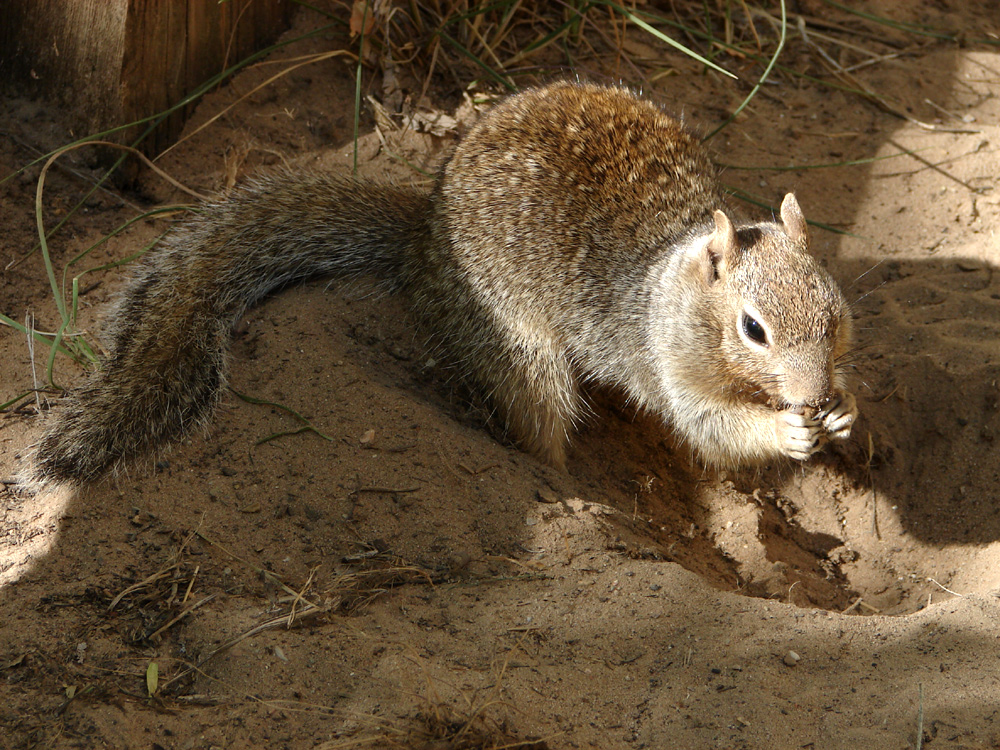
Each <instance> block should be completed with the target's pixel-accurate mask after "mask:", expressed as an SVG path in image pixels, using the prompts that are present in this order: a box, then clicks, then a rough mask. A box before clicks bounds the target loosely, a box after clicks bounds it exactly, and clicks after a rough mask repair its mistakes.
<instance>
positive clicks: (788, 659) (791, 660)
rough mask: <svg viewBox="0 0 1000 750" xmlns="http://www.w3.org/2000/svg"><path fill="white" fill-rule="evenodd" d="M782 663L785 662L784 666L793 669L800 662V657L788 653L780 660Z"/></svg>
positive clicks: (792, 652)
mask: <svg viewBox="0 0 1000 750" xmlns="http://www.w3.org/2000/svg"><path fill="white" fill-rule="evenodd" d="M782 661H783V662H785V665H786V666H789V667H794V666H795V665H796V664H798V663H799V662H800V661H802V657H801V656H799V655H798V654H797V653H795V652H794V651H789V652H788V653H787V654H785V658H784V659H782Z"/></svg>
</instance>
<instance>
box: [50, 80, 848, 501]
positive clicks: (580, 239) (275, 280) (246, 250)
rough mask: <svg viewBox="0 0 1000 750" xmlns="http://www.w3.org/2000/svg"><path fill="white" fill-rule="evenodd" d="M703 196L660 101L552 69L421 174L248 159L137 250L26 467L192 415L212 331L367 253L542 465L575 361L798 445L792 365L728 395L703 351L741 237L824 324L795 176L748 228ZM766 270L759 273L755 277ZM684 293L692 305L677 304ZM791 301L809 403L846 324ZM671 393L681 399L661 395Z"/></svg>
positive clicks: (764, 440) (738, 301)
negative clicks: (227, 188) (334, 173)
mask: <svg viewBox="0 0 1000 750" xmlns="http://www.w3.org/2000/svg"><path fill="white" fill-rule="evenodd" d="M722 206H723V202H722V197H721V191H720V188H719V185H718V183H717V181H716V178H715V170H714V167H713V166H712V164H711V162H710V160H709V158H708V156H707V155H706V153H705V151H704V150H703V149H702V147H701V146H700V144H699V143H698V141H697V139H696V138H694V137H693V136H692V135H691V134H689V133H688V132H687V131H685V130H684V129H683V127H682V126H681V125H680V123H679V122H678V121H677V120H675V119H673V118H671V117H669V116H667V115H666V114H665V113H664V112H663V111H662V110H661V109H660V108H659V107H657V106H656V105H654V104H652V103H650V102H648V101H645V100H643V99H641V98H640V97H638V96H636V95H635V94H634V93H632V92H630V91H628V90H626V89H623V88H618V87H602V86H594V85H587V84H577V83H567V82H563V83H556V84H552V85H549V86H546V87H543V88H539V89H533V90H529V91H526V92H523V93H521V94H517V95H514V96H512V97H509V98H508V99H506V100H504V101H503V102H501V103H500V104H498V105H497V106H496V107H494V108H493V109H492V110H491V111H490V112H489V113H488V114H487V115H486V116H485V117H484V118H482V119H481V120H480V122H479V123H477V124H476V125H475V126H474V127H473V128H472V129H471V130H470V132H469V134H468V135H467V136H466V137H465V138H464V139H463V140H462V141H461V142H460V143H459V145H458V146H457V147H456V149H455V151H454V153H453V155H452V156H451V158H450V159H449V160H448V162H447V163H446V164H445V166H444V168H443V170H442V172H441V174H440V175H439V178H438V181H437V183H436V186H435V188H434V189H433V191H432V192H431V193H430V194H424V193H421V192H419V191H415V190H409V189H405V188H397V187H392V186H386V185H377V184H373V183H368V182H357V181H353V180H343V179H339V178H334V177H329V176H325V175H318V174H314V173H303V174H297V173H292V172H283V173H279V174H276V175H272V176H270V177H267V178H262V179H259V180H256V181H253V182H251V183H250V184H249V185H248V186H247V187H245V188H242V189H240V190H238V191H236V192H235V193H234V194H233V195H232V196H231V197H228V198H226V199H224V200H222V201H219V202H218V203H214V204H210V205H208V206H206V207H205V208H204V209H203V210H202V212H201V214H200V215H199V217H198V218H196V219H195V220H193V221H192V222H191V223H190V224H188V225H187V226H186V227H184V228H182V229H180V230H178V231H177V232H175V233H174V234H173V236H172V238H171V239H170V240H169V241H168V242H166V243H165V244H164V246H163V247H161V248H159V249H157V250H156V251H155V252H153V253H151V254H150V255H149V257H148V258H147V259H145V260H144V261H142V263H141V264H140V267H139V268H138V269H137V271H136V275H135V278H134V279H133V281H132V282H131V283H130V284H129V285H128V287H127V288H126V291H125V293H124V297H123V302H122V304H121V306H120V307H119V309H118V311H117V313H116V325H115V327H114V331H113V335H112V341H111V346H110V354H109V357H108V359H107V360H106V361H105V362H104V363H103V364H102V366H101V368H100V369H99V370H98V372H96V373H95V374H94V375H93V376H92V377H91V378H90V380H89V381H88V382H87V383H85V384H84V385H83V386H82V387H81V388H79V389H77V390H76V391H75V392H73V393H72V394H71V395H70V396H69V397H68V398H67V399H66V403H64V404H62V405H61V406H60V407H58V409H57V412H56V414H55V415H54V418H53V420H52V422H51V424H50V426H49V428H48V430H47V431H46V433H45V434H44V435H43V437H42V439H41V442H40V443H39V445H38V447H37V450H36V452H35V454H34V460H33V474H32V478H33V479H34V480H36V481H39V482H47V481H70V482H79V481H89V480H92V479H94V478H96V477H97V476H98V475H99V474H100V473H101V472H103V471H104V470H105V469H106V468H108V467H109V466H113V465H115V464H117V463H118V462H120V461H122V460H128V459H130V458H132V457H135V456H137V455H141V454H142V453H145V452H148V451H149V450H150V449H152V448H155V447H156V446H158V445H160V444H162V443H164V442H165V441H168V440H170V439H172V438H175V437H177V436H179V435H180V434H182V433H183V432H184V431H186V430H187V429H189V427H190V426H191V424H193V423H196V422H198V421H201V420H204V419H205V418H206V417H207V415H208V414H209V413H210V412H211V409H212V407H213V406H214V404H215V403H216V402H217V401H218V399H219V397H220V394H221V391H222V389H223V387H224V384H225V375H226V349H227V346H228V341H229V338H230V335H231V329H232V327H233V325H234V324H235V322H236V321H237V319H238V318H239V316H240V315H241V314H242V313H243V311H244V310H245V308H246V307H247V306H248V305H250V304H253V303H255V302H256V301H257V300H259V299H260V298H261V297H262V296H263V295H264V294H266V293H267V292H268V291H270V290H272V289H275V288H277V287H280V286H282V285H285V284H287V283H290V282H293V281H295V280H298V279H302V278H307V277H309V276H312V275H316V274H339V275H345V274H358V273H375V274H379V275H381V276H384V277H386V278H389V279H391V280H394V281H395V282H396V283H398V284H399V285H400V286H402V287H403V288H404V289H405V290H406V291H407V292H408V293H409V295H410V296H411V298H412V300H413V302H414V306H415V309H416V310H417V312H418V313H419V314H420V316H421V317H422V318H423V319H424V320H425V321H426V323H427V324H428V326H429V328H430V329H431V331H432V332H433V333H434V334H435V335H436V336H437V337H439V339H440V340H441V343H442V344H443V345H444V347H445V349H446V350H447V351H448V352H449V354H450V356H451V358H452V359H453V362H454V363H455V364H456V365H458V366H459V367H461V368H462V369H463V370H464V372H465V374H466V375H467V376H468V377H469V379H470V380H472V381H473V382H474V384H475V385H477V386H478V387H479V388H480V389H481V390H482V391H483V393H484V395H486V396H487V397H489V398H490V399H492V401H493V403H494V404H495V406H496V408H497V410H498V411H499V413H500V416H501V417H502V418H503V419H504V421H505V422H506V424H507V425H508V426H509V428H510V430H511V432H512V434H513V436H514V438H515V439H516V440H517V441H518V443H519V444H520V445H521V446H522V447H523V448H525V449H526V450H528V451H530V452H532V453H534V454H535V455H537V456H539V457H541V458H543V459H544V460H546V461H548V462H550V463H552V464H555V465H561V464H562V463H563V462H564V460H565V446H566V443H567V440H568V432H569V430H570V428H571V427H572V425H573V422H574V421H575V419H576V418H577V416H578V414H579V413H580V411H581V395H580V390H579V385H578V381H579V380H580V379H581V378H585V379H591V380H596V381H600V382H605V383H610V384H614V385H617V386H619V387H621V388H623V389H624V390H625V392H626V393H627V395H628V396H629V397H631V398H633V399H634V400H636V401H637V402H639V403H641V404H644V405H647V406H649V407H651V408H653V409H655V410H656V411H657V412H658V413H661V414H662V415H663V416H664V417H665V418H666V419H668V420H670V421H672V422H674V423H675V425H676V426H677V427H678V429H679V430H680V431H681V432H682V434H683V436H684V437H687V438H689V439H691V440H692V442H693V443H694V444H695V446H696V448H698V450H699V451H700V452H701V453H702V454H703V455H704V456H705V457H706V458H708V459H711V460H719V461H723V462H739V461H742V460H756V459H759V458H766V457H768V456H770V455H780V454H783V453H784V454H787V455H795V457H803V456H800V455H798V454H796V453H793V452H791V451H790V450H789V449H788V448H787V446H786V445H784V444H783V443H782V440H783V439H784V438H783V437H782V435H781V434H779V433H780V432H781V428H780V426H779V427H778V428H776V427H775V426H774V420H775V418H776V417H775V416H774V415H775V414H777V413H779V412H780V411H781V408H784V407H785V406H788V405H789V404H790V402H789V399H788V398H785V397H783V396H782V395H781V393H780V391H781V387H780V384H776V381H775V377H776V378H777V380H778V381H780V380H781V378H782V377H784V375H783V374H782V373H783V372H784V370H787V369H789V368H790V367H791V368H792V369H794V366H793V365H791V364H789V363H788V362H783V363H777V364H775V365H774V366H775V367H776V368H778V369H782V373H777V372H776V373H761V374H762V375H767V376H768V377H769V378H771V379H770V380H768V382H767V383H761V384H758V385H759V388H760V391H761V392H763V391H768V392H769V393H770V391H774V393H771V396H773V398H772V400H773V401H774V402H775V403H774V404H772V407H771V408H770V411H768V412H766V413H765V412H760V411H759V410H758V411H753V414H752V415H750V416H748V413H744V412H743V411H741V410H742V409H743V406H744V404H743V401H744V400H747V399H746V398H745V397H743V396H740V395H739V394H738V393H737V390H738V389H735V388H734V386H733V382H736V381H735V380H734V379H733V377H730V376H731V374H732V373H730V370H731V369H732V363H730V362H729V361H728V360H727V359H726V358H725V357H724V356H722V355H721V354H717V353H713V352H711V351H709V349H712V348H713V347H715V348H717V349H719V350H720V351H723V350H725V348H726V342H725V341H724V340H723V339H724V338H725V337H724V334H725V331H723V330H722V328H728V327H730V326H731V321H730V319H733V320H735V321H736V325H737V327H738V326H739V325H740V323H739V320H740V318H739V316H740V315H742V314H744V313H743V312H742V309H743V307H744V306H745V303H746V304H748V305H750V307H753V302H754V300H751V299H743V297H747V296H749V297H756V296H757V295H755V293H754V292H753V290H749V291H747V289H745V288H744V287H745V285H744V286H743V287H741V286H739V283H738V279H737V277H736V275H732V274H730V269H735V268H736V267H737V266H739V261H740V259H741V258H744V257H749V254H748V253H746V252H744V249H745V248H744V247H743V245H741V243H743V244H746V242H750V243H751V244H753V245H754V248H753V249H754V250H755V253H756V255H754V257H755V258H758V259H759V258H764V261H763V262H764V263H765V264H771V265H773V267H772V268H768V269H767V272H768V273H774V274H779V275H783V274H784V272H785V271H786V270H787V271H788V273H787V274H784V275H787V276H788V278H784V279H783V282H782V283H783V286H782V288H783V289H787V288H791V289H793V295H792V296H793V297H796V299H790V300H788V302H789V305H790V309H792V310H793V311H794V310H798V311H799V313H800V317H801V318H802V319H803V320H805V319H812V318H816V319H819V318H822V319H823V320H824V321H826V320H827V319H829V320H835V321H838V324H839V321H842V320H844V319H845V317H846V314H845V311H846V306H845V305H843V300H842V298H841V297H840V294H839V291H837V290H836V286H835V285H834V284H833V282H832V280H831V279H829V276H828V275H827V274H826V273H825V272H824V271H823V270H822V269H821V268H820V267H819V266H818V265H817V264H815V262H814V261H813V260H812V258H811V257H809V256H808V255H807V254H805V253H804V250H805V221H804V219H802V216H801V212H800V211H799V209H798V204H797V203H795V201H794V198H791V197H790V196H789V198H786V203H785V204H783V211H782V220H783V225H779V224H775V223H773V222H765V223H762V224H759V225H754V227H756V228H755V229H754V230H753V231H750V230H743V229H741V230H740V231H739V232H737V231H736V230H735V229H733V226H732V224H731V223H730V222H729V219H728V218H727V216H726V215H725V214H723V213H722V212H720V210H719V209H720V208H722ZM786 206H787V211H786ZM720 217H721V218H720ZM727 227H728V229H727ZM730 230H732V231H730ZM741 238H742V239H741ZM793 256H794V257H793ZM755 262H759V261H755ZM768 273H764V274H759V276H760V277H761V278H764V279H765V283H767V282H766V279H767V276H768ZM731 275H732V279H730V276H731ZM745 276H746V274H743V275H742V277H745ZM742 277H741V278H742ZM810 288H813V289H817V288H821V289H822V294H820V293H815V292H810V291H809V289H810ZM800 292H801V293H800ZM766 297H767V295H764V298H765V299H766ZM665 300H666V301H667V302H666V303H665ZM670 300H676V302H677V303H678V305H677V311H678V312H677V313H676V314H673V313H671V312H670ZM731 307H732V308H733V309H732V310H730V309H729V308H731ZM737 308H739V309H737ZM706 309H707V310H708V311H709V312H710V313H711V314H710V315H709V316H708V317H709V318H710V319H705V320H700V319H694V318H693V317H692V316H694V315H698V316H702V315H704V314H705V310H706ZM681 316H684V319H681ZM733 316H736V317H735V318H734V317H733ZM671 317H673V318H677V319H675V320H666V319H665V318H671ZM794 317H795V316H794V315H793V316H792V318H793V320H792V321H791V323H792V324H796V322H797V321H795V320H794ZM784 322H785V321H774V322H772V324H771V325H774V326H775V327H777V326H778V325H779V324H783V323H784ZM806 322H808V323H809V326H811V328H812V329H815V330H816V331H820V332H821V333H820V334H819V335H817V336H813V337H812V339H810V342H811V343H808V342H807V343H808V346H810V347H812V349H810V356H811V357H812V359H809V360H808V361H809V362H810V364H809V365H808V367H810V368H814V367H816V366H817V364H816V363H819V366H821V367H823V368H825V369H826V370H828V371H829V374H830V377H829V378H826V379H825V380H824V379H823V378H814V380H815V381H816V383H820V382H821V381H822V383H826V385H823V384H820V385H816V386H815V387H813V388H812V391H810V392H809V394H808V395H807V396H802V397H801V398H798V402H799V403H797V404H793V406H796V407H797V406H801V405H802V404H805V403H807V402H808V403H810V404H813V405H815V406H816V407H817V409H818V408H819V407H820V406H821V405H822V404H825V403H829V402H830V401H831V399H833V398H834V396H835V392H836V391H837V388H839V385H838V383H839V381H838V382H837V383H835V382H834V380H835V379H834V374H835V373H834V365H833V362H834V359H835V358H836V357H837V356H840V354H841V352H842V350H843V349H844V348H845V346H846V342H847V341H848V339H849V331H848V327H847V326H845V327H844V328H843V330H841V331H840V333H837V331H838V330H840V329H838V327H837V325H828V324H827V323H825V322H823V321H820V323H821V324H817V325H813V323H814V322H815V321H812V322H809V321H806ZM765 325H767V324H766V323H765ZM686 326H690V327H691V328H692V335H693V339H692V341H693V342H694V343H693V345H692V347H689V348H688V350H686V351H685V354H684V356H689V355H690V351H691V350H692V349H693V351H694V352H695V354H696V355H697V354H698V353H703V354H704V355H705V356H704V367H703V372H702V373H701V375H700V376H699V377H695V378H691V377H690V376H689V374H687V373H688V372H689V369H690V368H686V367H676V366H675V364H676V363H675V362H671V361H669V360H671V359H676V356H675V355H673V354H672V353H671V347H664V346H663V342H664V341H665V340H666V339H667V338H668V332H669V335H670V336H672V335H675V334H676V332H677V331H679V330H683V329H684V327H686ZM716 329H719V330H716ZM845 331H848V332H846V333H845ZM841 334H843V335H841ZM835 339H836V340H835ZM841 339H843V340H841ZM813 350H815V351H813ZM696 358H697V357H696ZM806 359H808V358H806ZM806 359H802V358H801V357H800V358H799V360H796V361H803V362H805V361H806ZM755 366H756V365H755ZM759 366H760V367H767V366H770V365H769V364H768V363H766V362H762V363H761V364H760V365H759ZM695 369H697V366H696V367H695ZM772 375H773V376H774V377H772ZM741 377H742V376H741ZM740 382H742V381H740ZM739 387H740V388H742V387H743V386H742V385H740V386H739ZM691 389H694V390H693V391H692V390H691ZM689 391H691V392H690V393H689ZM803 393H805V391H803ZM692 394H694V395H692ZM757 400H758V401H760V400H766V398H764V399H760V398H758V399H757ZM685 403H691V404H694V405H695V406H694V407H693V408H695V409H700V410H701V412H699V413H698V414H694V413H691V414H679V413H678V412H677V410H678V409H680V408H681V405H682V404H685ZM758 406H759V405H758ZM779 407H780V408H779ZM684 408H685V409H687V407H684ZM754 408H755V409H756V407H754ZM717 409H721V410H723V411H725V412H726V416H727V417H734V415H735V421H734V422H733V424H735V425H737V427H736V428H733V429H735V430H736V432H735V433H734V434H733V435H731V436H730V435H728V432H729V431H730V426H728V423H727V425H721V426H720V425H717V424H715V423H714V422H712V420H713V419H715V418H714V417H712V416H710V415H711V412H712V411H713V410H717ZM737 412H738V413H737ZM705 415H709V416H705ZM687 417H690V419H687ZM685 419H687V421H685ZM809 419H810V418H807V419H806V421H809ZM706 420H708V423H705V422H706ZM851 420H852V421H853V416H852V417H851ZM716 421H717V420H716ZM730 421H732V420H730ZM813 422H815V420H813ZM703 423H705V424H703ZM810 424H811V426H808V427H802V430H805V431H806V432H808V433H809V436H812V437H809V439H810V440H811V439H813V438H815V440H813V442H817V441H818V437H816V435H818V434H819V433H818V430H819V428H818V427H817V426H816V424H818V423H810ZM848 431H849V426H848ZM748 432H753V440H749V441H748V440H747V439H745V438H746V435H745V434H744V433H748ZM800 432H801V430H800ZM797 434H798V433H797ZM802 434H803V435H804V434H805V433H802ZM706 436H708V437H706ZM800 437H801V435H800ZM807 437H808V436H807ZM802 439H803V440H804V439H805V438H802ZM800 442H801V440H800ZM807 442H808V441H807ZM743 444H746V445H750V447H749V448H747V447H746V445H743ZM799 447H800V448H801V446H799ZM815 447H816V446H813V447H812V448H809V449H808V450H807V451H806V453H805V455H808V453H810V452H811V451H812V450H814V449H815ZM800 453H801V451H800Z"/></svg>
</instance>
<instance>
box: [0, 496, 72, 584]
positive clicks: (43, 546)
mask: <svg viewBox="0 0 1000 750" xmlns="http://www.w3.org/2000/svg"><path fill="white" fill-rule="evenodd" d="M74 494H75V492H74V490H72V489H71V488H69V487H56V488H50V489H45V490H41V491H39V492H37V493H34V494H29V493H25V494H16V493H13V492H12V493H9V494H8V495H6V497H3V498H0V503H2V505H0V588H2V587H4V586H7V585H9V584H11V583H14V582H16V581H18V580H20V579H21V578H23V577H24V576H25V575H27V574H28V573H29V572H30V571H31V570H32V568H34V566H35V563H36V562H37V561H39V560H41V559H43V558H44V557H45V556H46V555H47V554H48V553H49V551H50V550H51V549H52V547H53V546H54V545H55V543H56V541H57V540H58V538H59V530H60V524H61V521H62V518H63V516H64V515H65V513H66V509H67V507H68V506H69V503H70V501H71V500H72V499H73V496H74Z"/></svg>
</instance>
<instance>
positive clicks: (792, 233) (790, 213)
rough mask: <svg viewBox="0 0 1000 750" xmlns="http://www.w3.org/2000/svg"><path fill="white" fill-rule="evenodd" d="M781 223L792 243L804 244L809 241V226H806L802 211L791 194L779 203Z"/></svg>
mask: <svg viewBox="0 0 1000 750" xmlns="http://www.w3.org/2000/svg"><path fill="white" fill-rule="evenodd" d="M781 222H782V223H783V224H784V225H785V233H786V234H787V235H788V236H789V237H790V238H791V239H792V242H801V243H803V244H805V243H807V242H808V241H809V225H808V224H806V217H805V216H803V215H802V209H801V208H799V202H798V201H797V200H795V195H794V194H793V193H788V194H786V195H785V199H784V200H783V201H781Z"/></svg>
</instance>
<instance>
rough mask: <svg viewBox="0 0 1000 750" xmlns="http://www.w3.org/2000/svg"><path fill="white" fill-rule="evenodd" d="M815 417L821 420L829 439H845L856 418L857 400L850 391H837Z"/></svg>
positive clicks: (849, 434)
mask: <svg viewBox="0 0 1000 750" xmlns="http://www.w3.org/2000/svg"><path fill="white" fill-rule="evenodd" d="M816 418H817V419H819V420H821V421H822V423H823V430H824V431H825V432H826V435H827V437H829V438H830V439H831V440H847V438H849V437H850V436H851V427H853V426H854V420H856V419H857V418H858V402H857V400H856V399H855V398H854V394H852V393H847V392H846V391H845V392H843V393H838V394H837V395H836V396H834V397H833V398H832V399H831V400H830V403H829V404H827V405H826V406H825V407H824V408H823V411H821V412H820V413H819V414H817V415H816Z"/></svg>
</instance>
